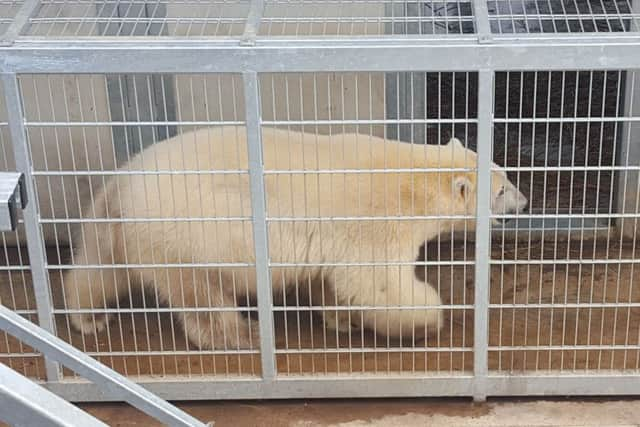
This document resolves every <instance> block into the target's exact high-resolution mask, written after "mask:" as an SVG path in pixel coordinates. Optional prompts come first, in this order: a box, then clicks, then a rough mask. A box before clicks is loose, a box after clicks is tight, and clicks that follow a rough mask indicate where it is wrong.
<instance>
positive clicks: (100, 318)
mask: <svg viewBox="0 0 640 427" xmlns="http://www.w3.org/2000/svg"><path fill="white" fill-rule="evenodd" d="M69 321H70V322H71V325H72V326H73V327H74V328H75V329H76V330H77V331H79V332H80V333H82V334H84V335H97V334H99V333H100V332H102V331H104V330H105V329H106V328H107V323H109V315H108V314H90V313H73V314H70V315H69Z"/></svg>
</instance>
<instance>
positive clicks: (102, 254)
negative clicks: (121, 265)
mask: <svg viewBox="0 0 640 427" xmlns="http://www.w3.org/2000/svg"><path fill="white" fill-rule="evenodd" d="M94 227H96V228H94ZM113 231H114V230H113V227H112V226H108V225H107V226H104V225H93V224H91V226H89V224H88V223H87V224H85V225H84V226H83V229H82V234H81V239H79V240H78V241H76V245H77V249H76V254H75V257H74V264H75V266H74V268H73V269H70V270H68V271H67V272H66V273H65V275H64V277H63V290H64V299H65V306H66V308H67V309H69V310H91V309H103V308H105V307H107V306H108V305H109V304H110V303H112V302H114V301H116V300H118V299H119V298H121V297H122V296H124V295H125V294H126V292H127V285H128V282H127V280H126V277H124V276H125V275H124V270H119V269H114V268H104V269H100V268H95V266H96V265H108V264H112V263H114V253H116V252H117V251H118V250H119V249H118V248H117V247H116V246H115V245H117V240H115V239H117V235H116V234H115V233H114V232H113ZM82 265H93V266H94V267H93V268H90V269H88V268H87V269H83V268H82ZM108 320H109V315H108V314H106V313H101V314H96V313H89V312H87V313H78V312H71V313H69V321H70V322H71V324H72V326H73V327H74V328H75V329H77V330H78V331H80V332H82V333H83V334H95V333H98V332H101V331H102V330H104V329H105V328H106V325H107V322H108Z"/></svg>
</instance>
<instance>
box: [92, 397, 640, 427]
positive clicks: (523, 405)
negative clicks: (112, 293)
mask: <svg viewBox="0 0 640 427" xmlns="http://www.w3.org/2000/svg"><path fill="white" fill-rule="evenodd" d="M179 406H180V407H181V408H182V409H184V410H186V411H187V412H189V413H190V414H192V415H193V416H195V417H196V418H198V419H200V420H202V421H205V422H209V421H215V423H216V424H215V425H216V426H217V427H226V426H229V427H232V426H233V427H235V426H257V425H260V426H274V427H275V426H290V427H316V426H317V427H320V426H335V427H338V426H340V427H361V426H362V427H364V426H369V427H378V426H379V427H383V426H384V427H395V426H397V427H401V426H402V427H405V426H406V427H411V426H416V427H417V426H447V427H449V426H483V427H484V426H637V425H640V424H639V420H640V401H633V400H618V401H596V400H591V401H513V400H511V401H509V400H507V401H504V400H502V401H496V402H490V403H486V404H473V403H469V402H466V401H462V400H457V401H456V400H437V399H430V400H423V399H413V400H405V399H402V400H398V399H385V400H356V401H308V402H304V401H288V402H201V403H185V404H179ZM81 407H82V408H83V409H85V410H88V411H89V412H90V413H91V414H93V415H94V416H96V417H98V418H100V419H102V420H103V421H105V422H107V423H109V425H112V426H122V427H124V426H138V425H144V426H155V425H160V424H159V423H157V422H154V421H153V420H152V419H150V418H148V417H146V416H145V415H144V414H141V413H139V412H138V411H136V410H135V409H133V408H130V407H126V406H124V405H118V404H100V405H89V404H86V405H81Z"/></svg>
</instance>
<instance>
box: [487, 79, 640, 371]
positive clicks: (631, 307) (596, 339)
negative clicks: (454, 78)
mask: <svg viewBox="0 0 640 427" xmlns="http://www.w3.org/2000/svg"><path fill="white" fill-rule="evenodd" d="M498 81H502V82H503V84H502V85H500V87H505V86H506V88H507V89H506V91H505V92H504V93H502V94H501V93H497V94H496V96H497V97H498V98H497V102H496V114H495V117H496V118H495V125H494V126H495V130H496V132H495V133H496V146H495V149H494V158H497V159H498V160H497V161H498V162H499V163H500V160H501V159H504V164H505V165H506V166H507V170H508V171H509V174H510V175H512V176H513V177H514V178H513V180H514V181H515V182H518V183H519V185H520V187H521V188H523V189H524V190H523V191H525V194H526V193H528V194H529V196H530V200H531V201H532V206H531V211H530V214H528V215H521V216H520V220H521V221H520V222H519V224H525V225H524V227H523V228H521V229H519V228H518V225H517V224H516V226H515V229H514V230H511V231H512V232H514V231H515V236H516V239H515V240H512V241H511V242H509V241H506V240H505V236H506V235H507V234H508V232H507V231H506V230H504V231H503V232H502V233H500V234H498V235H497V236H496V237H495V238H494V240H493V254H492V261H491V264H492V270H491V271H492V280H491V297H490V299H491V301H490V304H491V305H490V307H491V308H490V319H491V335H490V368H491V369H494V370H496V371H505V372H523V371H526V372H530V371H546V370H554V371H567V372H572V371H576V370H589V371H602V370H607V369H609V370H610V369H616V370H620V369H632V370H637V369H638V363H639V361H640V359H639V357H638V344H639V342H638V336H639V333H640V330H639V329H638V321H637V318H636V315H637V313H636V306H637V304H638V295H637V293H636V291H635V273H634V271H635V263H636V258H637V254H636V246H637V245H636V241H635V239H636V237H635V233H634V231H635V218H637V202H636V200H637V195H636V192H637V188H638V187H637V175H635V172H634V171H635V170H636V169H637V167H638V157H637V154H636V152H637V151H636V147H635V146H636V139H637V135H636V129H635V128H636V124H635V121H636V120H637V105H635V104H636V101H637V95H636V91H637V89H636V87H635V82H636V73H635V72H627V73H625V72H621V71H609V72H601V71H582V72H575V71H563V72H547V71H538V72H531V73H520V72H518V73H514V72H510V73H502V74H498ZM501 95H504V101H502V102H501V101H500V97H501ZM512 141H517V148H516V145H515V144H513V143H512ZM509 150H513V152H512V153H511V154H509ZM625 170H626V171H628V172H626V171H625ZM623 171H625V172H623ZM628 174H629V175H628ZM538 188H539V190H538ZM619 189H621V191H618V190H619ZM616 199H618V200H616ZM625 199H628V200H629V202H626V203H625ZM632 204H633V205H634V206H631V205H632ZM625 205H627V208H630V209H625V210H623V211H622V212H621V210H620V206H625ZM634 208H635V210H634ZM625 211H626V213H625ZM625 215H626V216H625ZM496 218H497V216H496ZM621 221H628V222H627V223H625V225H626V228H627V229H628V230H627V232H625V231H624V230H622V233H621V232H620V231H621V230H620V229H619V227H620V226H621V224H622V222H621ZM543 223H548V224H552V226H551V227H546V228H543V227H541V224H543ZM614 224H617V225H618V229H616V228H615V227H613V226H614ZM530 226H531V227H530ZM536 229H538V232H537V233H536ZM540 230H541V231H540ZM536 235H537V236H536Z"/></svg>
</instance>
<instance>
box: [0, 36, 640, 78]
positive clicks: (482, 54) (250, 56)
mask: <svg viewBox="0 0 640 427" xmlns="http://www.w3.org/2000/svg"><path fill="white" fill-rule="evenodd" d="M452 51H455V52H456V55H451V52H452ZM0 57H2V58H3V60H2V62H0V72H10V73H12V72H15V73H52V74H53V73H184V72H185V70H188V71H189V72H191V73H218V72H246V71H256V72H307V71H308V72H312V71H335V72H339V71H363V70H366V71H402V72H408V71H424V70H429V71H433V72H437V71H451V70H457V71H477V70H479V69H494V70H495V69H499V70H505V71H506V70H536V69H539V68H540V66H541V65H540V64H544V67H545V69H546V70H563V69H571V70H593V69H629V68H638V67H640V38H639V37H637V36H635V37H630V38H607V37H599V38H595V39H582V38H571V37H560V36H557V37H553V38H549V39H541V40H528V39H523V38H521V39H517V40H502V41H497V40H496V39H494V41H493V42H492V43H490V44H479V43H478V42H477V40H475V39H474V38H469V37H456V38H452V37H441V38H435V37H434V38H432V39H401V38H399V39H398V40H395V39H394V40H387V39H373V40H372V39H336V40H333V39H326V38H325V39H316V38H314V39H310V40H300V39H280V40H270V39H257V43H256V45H255V46H239V45H238V43H237V42H235V41H215V40H214V41H211V40H172V39H169V40H166V41H162V42H159V41H157V40H148V39H145V40H140V41H137V40H134V39H132V38H125V37H123V38H120V39H118V40H114V39H108V38H106V39H104V40H103V38H101V39H100V40H99V41H90V40H89V41H74V40H69V41H66V40H65V41H64V42H62V41H49V42H24V41H22V39H21V40H20V41H17V42H16V43H15V44H14V45H13V46H12V47H11V48H4V49H0ZM140 58H144V60H143V61H141V60H140ZM327 58H331V60H330V61H329V60H327ZM460 58H465V60H464V61H461V60H460Z"/></svg>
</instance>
